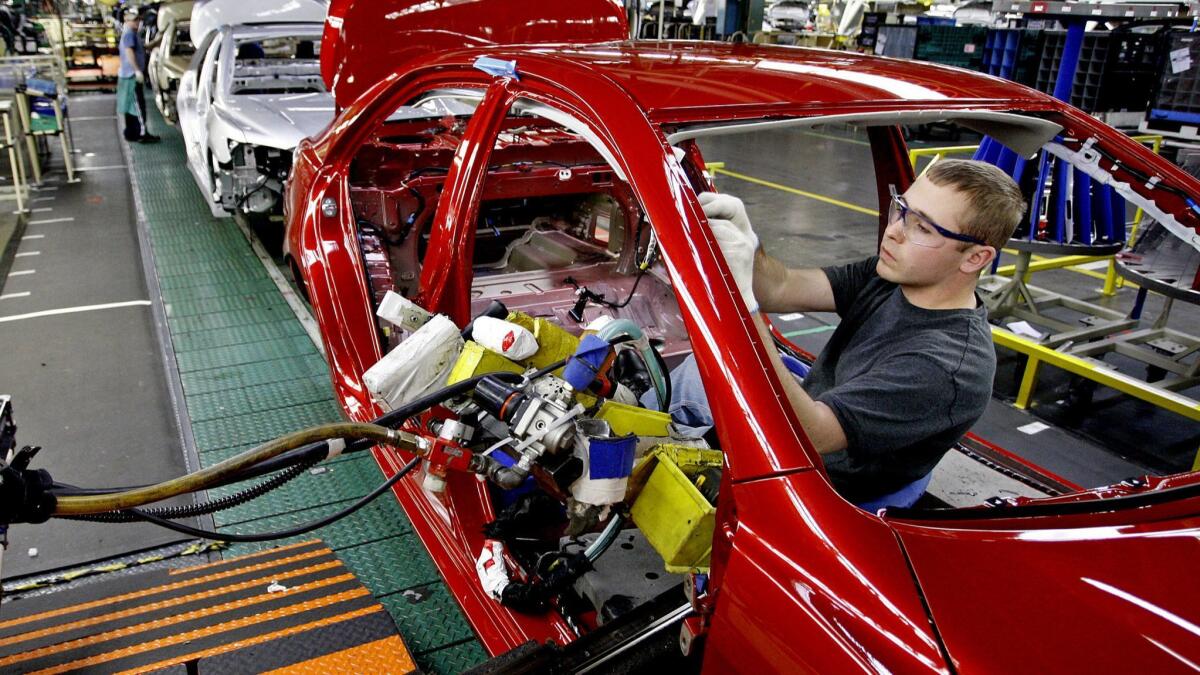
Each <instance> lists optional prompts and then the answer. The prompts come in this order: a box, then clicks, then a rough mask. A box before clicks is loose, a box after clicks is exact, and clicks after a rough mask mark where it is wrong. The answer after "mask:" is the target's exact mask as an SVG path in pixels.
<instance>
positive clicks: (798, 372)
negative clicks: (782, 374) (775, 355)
mask: <svg viewBox="0 0 1200 675" xmlns="http://www.w3.org/2000/svg"><path fill="white" fill-rule="evenodd" d="M779 360H780V361H783V365H784V366H786V367H787V369H788V372H790V373H791V374H793V375H795V376H796V377H798V378H800V379H802V380H803V379H804V378H806V377H808V371H810V370H812V366H810V365H808V364H807V363H805V362H803V361H801V360H800V359H798V358H796V357H794V356H792V355H791V354H780V355H779Z"/></svg>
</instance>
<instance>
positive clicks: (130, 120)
mask: <svg viewBox="0 0 1200 675" xmlns="http://www.w3.org/2000/svg"><path fill="white" fill-rule="evenodd" d="M124 18H125V28H124V29H123V30H122V31H121V42H120V48H119V51H120V58H121V68H120V70H119V71H118V72H117V114H118V115H122V116H124V119H125V131H124V135H125V140H127V141H136V142H138V143H156V142H158V140H159V138H158V136H155V135H153V134H151V133H149V131H148V130H147V128H146V92H145V87H146V85H145V82H146V46H145V45H144V44H142V38H141V36H140V35H139V34H138V29H139V28H141V25H142V17H141V14H140V13H139V12H138V10H137V8H134V7H126V8H125V12H124Z"/></svg>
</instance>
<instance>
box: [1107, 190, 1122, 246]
mask: <svg viewBox="0 0 1200 675" xmlns="http://www.w3.org/2000/svg"><path fill="white" fill-rule="evenodd" d="M1109 194H1110V195H1111V198H1112V221H1111V222H1112V229H1110V230H1109V232H1108V240H1109V241H1111V242H1114V243H1115V242H1123V241H1125V198H1124V197H1122V196H1121V193H1119V192H1117V191H1116V190H1109Z"/></svg>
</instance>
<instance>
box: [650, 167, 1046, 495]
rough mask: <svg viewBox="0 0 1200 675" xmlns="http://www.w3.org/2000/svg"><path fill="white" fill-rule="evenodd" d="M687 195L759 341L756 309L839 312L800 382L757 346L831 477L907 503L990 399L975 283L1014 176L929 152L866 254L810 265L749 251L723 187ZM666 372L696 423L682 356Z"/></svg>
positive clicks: (1009, 213) (744, 228)
mask: <svg viewBox="0 0 1200 675" xmlns="http://www.w3.org/2000/svg"><path fill="white" fill-rule="evenodd" d="M699 197H700V203H701V205H702V206H703V208H704V212H705V215H707V216H708V219H709V226H710V227H711V228H712V231H713V235H714V236H715V238H716V240H717V243H718V245H719V246H720V247H721V251H722V253H723V254H724V256H725V259H726V262H727V263H728V265H729V269H730V272H731V273H732V274H733V277H734V280H735V281H736V283H737V285H738V288H739V290H740V291H741V293H742V297H743V299H744V300H745V302H746V305H747V307H748V308H749V309H750V310H751V315H752V316H753V320H754V322H755V324H756V325H757V327H758V330H759V333H760V335H761V336H762V339H763V341H764V342H765V343H767V344H771V342H772V339H771V335H770V333H769V331H768V329H767V327H766V324H765V323H764V322H763V320H762V318H761V317H760V316H759V314H758V312H759V310H763V311H768V312H780V313H782V312H823V311H836V312H837V314H838V316H840V317H841V322H840V324H839V325H838V327H837V329H836V331H835V332H834V333H833V336H832V338H831V339H830V341H829V343H828V344H827V345H826V346H825V349H823V350H822V351H821V354H820V356H819V357H818V358H817V360H816V362H815V363H814V364H813V367H812V370H811V372H810V373H808V375H807V377H805V379H804V381H803V384H801V383H800V382H799V381H797V379H796V378H795V377H793V376H792V374H791V371H789V369H788V368H787V367H786V366H785V365H784V362H783V361H782V360H781V358H780V355H779V354H778V353H777V352H776V350H774V349H768V350H767V352H768V354H769V355H770V358H771V363H772V365H773V367H774V368H775V370H776V372H777V373H778V375H779V379H780V381H781V382H782V383H783V386H784V389H785V390H786V391H787V394H788V398H789V399H790V402H791V404H792V407H793V408H794V410H795V412H796V416H797V418H798V419H799V420H800V422H801V424H803V426H804V430H805V433H806V434H807V435H808V438H809V439H810V440H811V441H812V443H813V445H814V446H816V449H817V451H818V452H820V453H821V455H822V456H823V459H824V461H825V469H826V471H827V473H828V474H829V477H830V480H831V481H832V482H833V485H834V487H835V488H836V489H837V490H838V492H839V493H840V494H842V495H843V496H844V497H846V498H847V499H848V500H850V501H852V502H854V503H855V504H858V505H859V506H861V507H863V508H865V509H868V510H872V511H873V510H876V509H878V508H881V507H884V506H911V505H912V504H913V503H914V502H915V501H916V500H917V499H918V498H919V497H920V496H921V495H922V494H923V493H924V491H925V487H926V486H927V485H928V483H929V479H930V477H931V472H932V470H933V468H934V466H936V465H937V463H938V461H940V460H941V458H942V456H943V455H945V453H946V451H947V450H949V448H950V447H951V446H953V445H954V444H955V443H956V442H957V441H958V440H959V439H960V438H961V437H962V436H963V434H965V433H966V432H967V430H968V429H970V427H971V426H972V425H973V424H974V423H975V422H976V421H977V420H978V419H979V418H980V416H982V414H983V412H984V409H985V407H986V406H987V402H988V400H989V399H990V398H991V393H992V380H993V377H994V375H995V369H996V353H995V349H994V347H993V346H992V339H991V330H990V328H989V326H988V322H987V309H986V308H985V307H984V305H983V303H982V301H980V299H979V298H978V296H976V294H975V285H976V282H977V281H978V278H979V274H980V272H981V271H982V270H984V269H985V268H987V267H988V266H989V265H990V264H991V263H992V261H993V260H994V259H995V257H996V255H997V252H998V251H999V249H1000V248H1001V247H1002V246H1003V245H1004V243H1005V242H1007V241H1008V239H1009V238H1010V237H1011V236H1012V233H1013V230H1014V229H1015V228H1016V225H1017V223H1018V222H1019V221H1020V219H1021V216H1022V214H1023V213H1024V211H1025V200H1024V198H1023V197H1022V195H1021V191H1020V189H1019V188H1018V187H1017V185H1016V183H1014V182H1013V180H1012V178H1010V177H1009V176H1008V175H1007V174H1005V173H1004V172H1002V171H1000V169H998V168H996V167H995V166H992V165H990V164H986V163H984V162H976V161H965V160H943V161H941V162H938V163H937V164H934V165H933V166H932V167H931V168H930V169H929V170H928V171H927V172H926V173H925V174H924V175H923V176H922V177H921V178H918V179H917V180H916V181H915V182H914V183H913V184H912V185H911V186H910V187H909V189H908V190H907V191H906V192H905V193H904V194H903V195H898V194H895V192H894V191H893V196H892V202H891V205H890V212H889V216H888V225H887V228H886V230H885V232H884V236H883V241H882V242H881V243H880V247H879V255H878V256H873V257H871V258H867V259H866V260H862V261H859V262H856V263H851V264H849V265H844V266H835V267H827V268H824V269H789V268H788V267H786V266H785V265H784V264H783V263H782V262H780V261H779V260H777V259H776V258H774V257H772V256H770V255H768V254H767V253H766V252H765V251H763V250H762V248H761V247H760V246H759V242H758V237H757V236H756V235H755V234H754V230H753V228H752V227H751V225H750V220H749V218H748V217H747V216H746V209H745V206H744V205H743V204H742V202H741V201H740V200H738V199H737V198H735V197H732V196H729V195H718V194H715V193H703V194H701V195H700V196H699ZM672 383H673V393H672V404H671V410H670V412H671V413H672V415H673V417H674V418H675V419H676V420H677V422H679V423H681V424H683V425H686V426H690V427H694V428H695V429H696V431H697V432H698V433H703V432H704V431H705V430H707V429H708V428H710V427H711V425H712V414H711V411H710V410H709V408H708V403H707V398H706V397H705V395H704V388H703V383H702V382H701V381H700V375H699V371H698V369H697V368H696V366H695V361H694V359H689V360H688V361H687V362H685V363H684V364H682V365H680V367H679V368H677V369H676V371H675V372H672Z"/></svg>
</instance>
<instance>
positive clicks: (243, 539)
mask: <svg viewBox="0 0 1200 675" xmlns="http://www.w3.org/2000/svg"><path fill="white" fill-rule="evenodd" d="M420 461H421V458H420V457H414V458H413V459H411V460H409V462H408V463H407V464H405V465H404V466H403V467H401V468H400V470H399V471H397V472H396V475H394V476H392V477H391V478H389V479H387V480H386V481H384V483H383V484H382V485H380V486H379V487H377V488H375V489H374V490H372V491H371V493H370V494H368V495H366V496H365V497H363V498H361V499H359V500H358V501H356V502H354V503H353V504H351V505H350V506H347V507H346V508H344V509H342V510H340V511H338V512H337V513H332V514H330V515H328V516H325V517H324V518H321V519H319V520H314V521H312V522H310V523H308V524H306V525H300V526H297V527H293V528H291V529H289V530H279V531H277V532H260V533H256V534H238V533H236V532H230V533H225V532H212V531H210V530H201V529H199V528H195V527H190V526H188V525H183V524H182V523H176V522H173V521H170V520H167V519H165V518H159V517H158V516H155V515H151V514H149V513H146V512H145V511H142V510H141V509H128V511H129V512H130V513H132V514H133V515H135V516H137V517H138V518H140V519H141V520H145V521H147V522H150V523H153V524H155V525H158V526H159V527H164V528H166V529H168V530H174V531H176V532H181V533H183V534H186V535H188V536H192V537H200V538H203V539H213V540H216V541H224V542H229V543H247V542H260V541H273V540H275V539H286V538H288V537H295V536H298V535H301V534H307V533H308V532H312V531H313V530H317V529H320V528H322V527H325V526H326V525H328V524H330V523H333V522H336V521H338V520H341V519H342V518H345V517H346V516H349V515H350V514H352V513H354V512H355V511H358V510H359V509H361V508H362V507H364V506H366V505H367V504H369V503H371V502H372V501H374V500H375V499H376V498H378V497H379V496H380V495H382V494H383V493H385V492H387V491H388V490H390V489H391V488H392V486H393V485H395V484H396V483H397V482H399V480H400V479H401V478H403V477H404V476H406V475H408V473H409V472H410V471H412V470H413V468H415V467H416V466H417V464H418V463H419V462H420Z"/></svg>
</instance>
